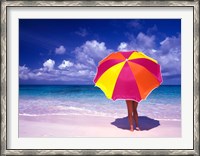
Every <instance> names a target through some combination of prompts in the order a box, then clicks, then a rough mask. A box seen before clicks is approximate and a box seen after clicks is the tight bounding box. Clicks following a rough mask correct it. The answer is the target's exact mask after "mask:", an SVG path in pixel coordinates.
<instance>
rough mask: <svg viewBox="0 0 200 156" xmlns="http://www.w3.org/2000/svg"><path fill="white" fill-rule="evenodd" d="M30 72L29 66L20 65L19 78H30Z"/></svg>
mask: <svg viewBox="0 0 200 156" xmlns="http://www.w3.org/2000/svg"><path fill="white" fill-rule="evenodd" d="M29 72H30V69H29V68H28V67H26V66H25V65H24V66H19V78H20V79H23V80H27V79H28V78H29V76H28V73H29Z"/></svg>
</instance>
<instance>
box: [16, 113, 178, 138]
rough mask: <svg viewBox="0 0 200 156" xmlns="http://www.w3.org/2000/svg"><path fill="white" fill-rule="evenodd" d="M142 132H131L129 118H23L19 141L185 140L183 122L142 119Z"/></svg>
mask: <svg viewBox="0 0 200 156" xmlns="http://www.w3.org/2000/svg"><path fill="white" fill-rule="evenodd" d="M139 123H140V128H141V130H142V131H136V130H134V132H131V131H129V125H128V119H127V117H121V118H120V117H119V118H111V117H99V116H80V115H50V116H23V115H20V116H19V137H40V138H41V137H150V138H152V137H153V138H155V137H160V138H169V137H181V121H176V120H175V121H173V120H161V119H160V120H154V119H151V118H149V117H146V116H140V117H139Z"/></svg>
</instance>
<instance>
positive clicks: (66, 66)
mask: <svg viewBox="0 0 200 156" xmlns="http://www.w3.org/2000/svg"><path fill="white" fill-rule="evenodd" d="M73 65H74V64H73V63H72V62H70V61H66V60H63V62H62V64H60V65H59V66H58V68H59V69H66V68H68V67H71V66H73Z"/></svg>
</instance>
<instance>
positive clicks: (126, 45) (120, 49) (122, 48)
mask: <svg viewBox="0 0 200 156" xmlns="http://www.w3.org/2000/svg"><path fill="white" fill-rule="evenodd" d="M127 47H128V44H127V43H126V42H121V43H120V45H119V46H118V48H117V49H118V50H119V51H122V50H128V49H127Z"/></svg>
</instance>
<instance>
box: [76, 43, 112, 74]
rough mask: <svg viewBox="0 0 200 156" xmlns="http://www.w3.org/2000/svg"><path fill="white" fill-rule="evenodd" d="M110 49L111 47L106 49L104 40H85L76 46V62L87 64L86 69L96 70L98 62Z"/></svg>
mask: <svg viewBox="0 0 200 156" xmlns="http://www.w3.org/2000/svg"><path fill="white" fill-rule="evenodd" d="M111 51H112V50H111V49H107V47H106V46H105V43H104V42H98V41H96V40H92V41H86V42H85V44H83V45H82V46H80V47H77V48H76V49H75V51H74V52H75V54H76V60H77V62H78V63H80V64H83V65H84V66H87V67H88V69H92V70H96V66H97V65H98V62H99V61H100V60H102V59H103V58H104V57H106V56H107V55H108V54H109V53H110V52H111Z"/></svg>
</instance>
